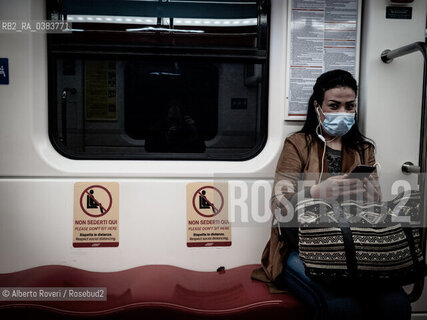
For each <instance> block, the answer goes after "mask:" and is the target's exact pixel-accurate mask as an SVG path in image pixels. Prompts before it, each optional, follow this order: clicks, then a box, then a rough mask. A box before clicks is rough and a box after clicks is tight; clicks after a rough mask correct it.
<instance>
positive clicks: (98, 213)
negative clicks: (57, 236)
mask: <svg viewBox="0 0 427 320" xmlns="http://www.w3.org/2000/svg"><path fill="white" fill-rule="evenodd" d="M112 204H113V198H112V196H111V193H110V191H108V189H107V188H105V187H104V186H101V185H93V186H89V187H87V188H86V189H85V190H84V191H83V192H82V194H81V196H80V208H81V209H82V210H83V212H84V213H85V214H87V215H88V216H90V217H94V218H99V217H102V216H104V215H106V214H107V213H108V211H110V209H111V206H112Z"/></svg>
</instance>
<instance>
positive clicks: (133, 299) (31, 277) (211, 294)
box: [0, 265, 304, 320]
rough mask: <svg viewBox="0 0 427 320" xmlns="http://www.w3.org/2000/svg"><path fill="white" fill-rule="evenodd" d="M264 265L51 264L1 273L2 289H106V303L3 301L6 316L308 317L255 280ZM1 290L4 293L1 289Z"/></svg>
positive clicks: (292, 300) (289, 299)
mask: <svg viewBox="0 0 427 320" xmlns="http://www.w3.org/2000/svg"><path fill="white" fill-rule="evenodd" d="M256 267H258V265H245V266H241V267H237V268H233V269H230V270H226V271H222V272H199V271H191V270H187V269H182V268H179V267H175V266H168V265H147V266H141V267H136V268H132V269H128V270H124V271H117V272H91V271H85V270H81V269H76V268H72V267H67V266H58V265H49V266H41V267H35V268H31V269H27V270H23V271H18V272H13V273H5V274H0V287H105V288H107V299H106V301H0V318H2V319H4V318H3V316H2V314H4V315H21V314H22V315H26V314H28V315H35V314H36V313H40V314H41V315H44V316H50V317H51V318H52V316H57V317H58V318H59V319H63V318H64V317H72V318H75V317H80V316H83V317H88V316H97V317H98V316H100V317H101V318H102V319H106V318H108V319H116V318H117V319H128V318H132V319H134V318H136V317H138V318H141V319H142V318H143V319H151V318H154V317H155V319H166V318H167V319H186V320H187V319H260V318H270V317H271V319H273V317H277V316H280V318H285V319H289V320H292V319H303V318H304V307H303V305H302V304H301V303H300V302H299V301H298V300H296V299H295V298H294V297H292V296H291V295H290V294H286V293H275V294H271V293H270V292H269V290H268V288H267V286H266V285H265V284H264V283H262V282H259V281H255V280H252V279H251V272H252V270H253V269H255V268H256ZM0 294H1V293H0ZM55 319H56V318H55Z"/></svg>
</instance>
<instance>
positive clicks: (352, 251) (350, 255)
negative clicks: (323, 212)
mask: <svg viewBox="0 0 427 320" xmlns="http://www.w3.org/2000/svg"><path fill="white" fill-rule="evenodd" d="M332 209H333V211H334V214H335V217H336V218H337V220H338V227H339V228H340V229H341V233H342V236H343V240H344V251H345V257H346V263H347V270H348V272H349V274H350V276H355V275H356V272H357V260H356V248H355V246H354V241H353V234H352V232H351V229H350V225H349V223H348V221H347V220H346V219H345V217H344V213H343V210H342V208H341V206H340V204H339V203H338V202H337V201H334V202H333V203H332Z"/></svg>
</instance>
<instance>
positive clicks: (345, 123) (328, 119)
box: [318, 108, 355, 137]
mask: <svg viewBox="0 0 427 320" xmlns="http://www.w3.org/2000/svg"><path fill="white" fill-rule="evenodd" d="M319 109H320V108H319ZM320 111H322V110H320ZM322 113H323V111H322ZM318 114H319V113H318ZM323 115H324V116H325V120H323V122H322V127H323V129H325V131H326V132H327V133H328V134H329V135H330V136H333V137H336V136H343V135H345V134H346V133H347V132H349V131H350V129H351V127H352V126H353V125H354V122H355V113H347V112H327V113H323ZM319 121H320V115H319Z"/></svg>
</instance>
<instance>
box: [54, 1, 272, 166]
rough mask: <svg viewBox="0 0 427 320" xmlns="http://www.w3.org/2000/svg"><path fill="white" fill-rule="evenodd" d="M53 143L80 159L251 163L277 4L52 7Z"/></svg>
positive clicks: (263, 120) (262, 119) (262, 132)
mask: <svg viewBox="0 0 427 320" xmlns="http://www.w3.org/2000/svg"><path fill="white" fill-rule="evenodd" d="M46 3H47V16H48V17H49V18H50V19H52V20H67V21H71V22H72V31H73V32H68V33H67V32H63V33H51V34H49V35H48V59H49V135H50V139H51V141H52V144H53V145H54V147H55V148H56V149H57V150H58V151H59V152H60V153H61V154H63V155H65V156H67V157H69V158H73V159H176V160H179V159H182V160H187V159H191V160H247V159H250V158H252V157H254V156H255V155H256V154H258V153H259V152H260V151H261V149H262V148H263V146H264V144H265V141H266V138H267V137H266V136H267V95H268V94H267V93H268V43H269V41H268V34H269V1H265V0H258V1H228V0H227V1H218V0H215V1H210V0H206V1H188V0H185V1H183V0H180V1H179V0H176V1H172V0H170V1H165V0H161V1H160V0H159V1H157V0H155V1H153V0H151V1H130V0H120V1H119V0H92V1H89V0H47V2H46Z"/></svg>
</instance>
